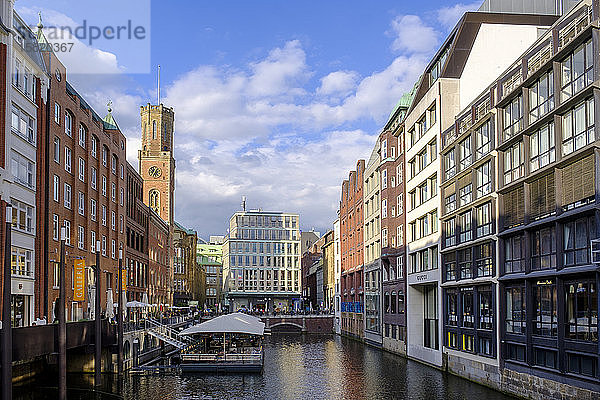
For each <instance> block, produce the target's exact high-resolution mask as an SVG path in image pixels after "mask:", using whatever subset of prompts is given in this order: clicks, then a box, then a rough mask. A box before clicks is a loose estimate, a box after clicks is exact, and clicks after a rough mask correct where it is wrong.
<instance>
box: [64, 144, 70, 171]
mask: <svg viewBox="0 0 600 400" xmlns="http://www.w3.org/2000/svg"><path fill="white" fill-rule="evenodd" d="M65 171H67V172H68V173H71V149H70V148H68V147H67V146H65Z"/></svg>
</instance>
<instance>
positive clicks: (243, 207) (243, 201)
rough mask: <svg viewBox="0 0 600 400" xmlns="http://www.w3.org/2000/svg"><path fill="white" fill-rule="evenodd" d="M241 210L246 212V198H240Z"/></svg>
mask: <svg viewBox="0 0 600 400" xmlns="http://www.w3.org/2000/svg"><path fill="white" fill-rule="evenodd" d="M242 210H244V212H246V196H242Z"/></svg>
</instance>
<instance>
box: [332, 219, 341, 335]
mask: <svg viewBox="0 0 600 400" xmlns="http://www.w3.org/2000/svg"><path fill="white" fill-rule="evenodd" d="M338 214H339V211H338ZM333 245H334V248H335V250H334V263H335V276H334V280H335V293H334V303H335V311H334V313H335V321H334V330H335V333H337V334H338V335H339V334H341V332H342V294H341V279H342V253H341V248H342V246H341V243H340V218H339V217H338V218H336V220H335V221H334V222H333Z"/></svg>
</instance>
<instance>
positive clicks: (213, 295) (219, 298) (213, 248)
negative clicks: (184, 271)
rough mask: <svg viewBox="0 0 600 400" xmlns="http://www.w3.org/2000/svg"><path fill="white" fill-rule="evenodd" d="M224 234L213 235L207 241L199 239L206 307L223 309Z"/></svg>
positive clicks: (199, 264)
mask: <svg viewBox="0 0 600 400" xmlns="http://www.w3.org/2000/svg"><path fill="white" fill-rule="evenodd" d="M224 241H225V238H224V237H223V236H211V237H210V239H209V242H208V243H206V242H204V241H203V240H202V239H198V246H197V253H196V260H197V264H198V268H199V269H200V273H203V274H204V282H205V283H204V303H203V304H205V305H206V307H208V308H211V309H213V310H214V311H219V310H222V309H223V292H222V288H223V243H224Z"/></svg>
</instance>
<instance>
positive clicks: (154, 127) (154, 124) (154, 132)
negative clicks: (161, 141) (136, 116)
mask: <svg viewBox="0 0 600 400" xmlns="http://www.w3.org/2000/svg"><path fill="white" fill-rule="evenodd" d="M152 139H156V121H152Z"/></svg>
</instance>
